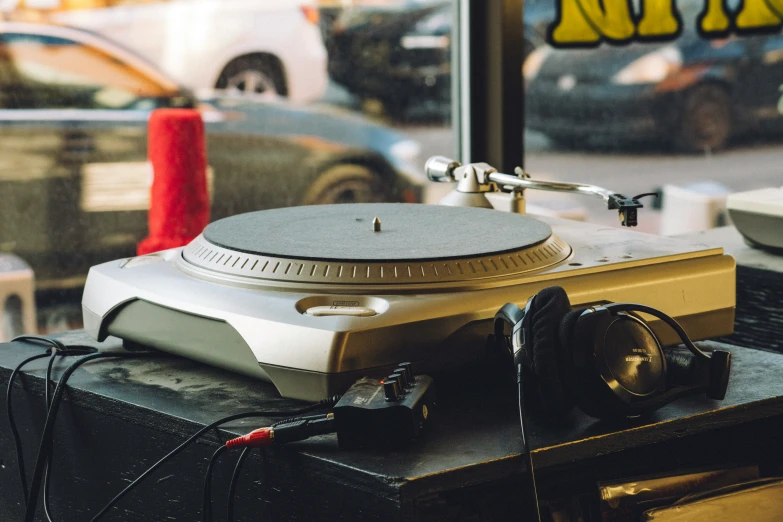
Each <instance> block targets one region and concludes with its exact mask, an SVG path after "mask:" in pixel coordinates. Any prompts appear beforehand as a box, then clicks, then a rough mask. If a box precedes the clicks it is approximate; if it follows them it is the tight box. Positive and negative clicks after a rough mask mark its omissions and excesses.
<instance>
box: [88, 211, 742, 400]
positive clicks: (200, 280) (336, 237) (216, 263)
mask: <svg viewBox="0 0 783 522" xmlns="http://www.w3.org/2000/svg"><path fill="white" fill-rule="evenodd" d="M734 266H735V264H734V260H733V258H731V257H729V256H726V255H723V250H722V249H720V248H711V247H707V246H703V245H694V244H691V243H688V242H685V241H681V240H676V239H673V238H666V237H658V236H652V235H647V234H642V233H638V232H632V231H628V230H624V229H617V228H608V227H599V226H596V225H591V224H586V223H579V222H572V221H567V220H562V219H557V218H533V217H531V216H525V215H519V214H512V213H506V212H499V211H497V210H491V209H484V208H464V207H449V206H435V205H411V204H352V205H327V206H313V207H294V208H284V209H276V210H267V211H261V212H254V213H250V214H244V215H238V216H234V217H230V218H226V219H222V220H220V221H216V222H214V223H212V224H210V225H209V226H208V227H207V228H206V229H205V230H204V232H203V233H202V234H201V235H200V236H199V237H197V238H196V239H194V240H193V241H192V242H191V243H190V244H189V245H187V246H186V247H184V248H177V249H172V250H167V251H163V252H158V253H155V254H150V255H146V256H141V257H135V258H131V259H124V260H119V261H112V262H109V263H105V264H102V265H99V266H96V267H93V268H92V269H91V270H90V273H89V277H88V279H87V284H86V288H85V292H84V298H83V303H82V305H83V313H84V323H85V328H86V329H87V331H88V332H89V333H90V334H91V335H92V336H93V337H95V338H97V339H99V340H102V339H104V338H105V337H106V336H108V335H115V336H117V337H120V338H122V339H124V340H125V341H126V342H129V343H136V344H139V345H145V346H154V347H156V348H159V349H161V350H165V351H168V352H172V353H176V354H180V355H183V356H185V357H189V358H192V359H196V360H200V361H203V362H205V363H208V364H211V365H214V366H218V367H222V368H226V369H229V370H233V371H237V372H241V373H244V374H247V375H251V376H255V377H258V378H260V379H263V380H265V381H270V382H272V383H273V384H274V385H275V386H276V387H277V389H278V391H279V392H280V393H281V394H282V395H283V396H286V397H293V398H298V399H307V400H317V399H322V398H325V397H327V396H329V395H332V394H334V393H337V392H340V391H342V390H343V389H345V388H346V387H347V386H349V385H350V384H351V383H352V382H353V381H354V380H355V379H356V378H359V377H361V376H363V375H366V374H367V373H368V372H371V371H376V370H377V371H378V372H383V371H385V370H387V369H390V368H392V367H394V366H395V365H396V364H397V363H398V362H399V361H403V360H408V361H413V363H414V365H416V366H417V367H418V368H420V369H422V370H427V371H429V370H430V369H433V368H437V369H443V368H446V367H450V366H454V365H465V364H471V363H472V362H475V361H477V360H478V359H479V358H481V357H482V356H483V353H484V349H485V346H486V339H487V335H488V334H490V333H491V329H492V327H491V324H490V323H491V318H492V316H493V315H494V313H495V312H496V311H497V310H498V308H500V306H502V305H503V304H504V303H506V302H509V301H511V302H516V303H519V304H524V303H525V301H526V300H527V298H528V297H529V296H531V295H533V294H535V293H536V292H538V291H539V290H541V289H542V288H544V287H546V286H551V285H553V284H558V285H561V286H563V287H564V288H565V289H566V290H567V291H568V294H569V297H570V298H571V302H572V303H573V304H574V306H584V305H588V304H591V303H603V302H607V301H637V302H642V303H644V304H647V305H650V306H653V307H656V308H659V309H661V310H663V311H665V312H666V313H668V314H670V315H672V316H673V317H675V318H677V319H678V320H679V321H681V323H682V324H683V325H684V326H685V328H686V329H687V330H688V332H689V333H690V334H691V336H692V337H693V338H695V339H704V338H708V337H716V336H721V335H726V334H729V333H731V330H732V326H733V322H734V301H735V289H734ZM652 325H653V328H654V329H655V330H656V333H657V334H658V335H659V336H661V337H662V338H663V339H664V340H665V342H674V340H675V338H674V336H673V335H671V332H669V331H668V330H667V328H666V327H665V326H663V325H660V324H657V323H655V322H654V321H653V322H652Z"/></svg>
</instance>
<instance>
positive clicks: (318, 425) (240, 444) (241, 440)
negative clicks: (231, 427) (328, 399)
mask: <svg viewBox="0 0 783 522" xmlns="http://www.w3.org/2000/svg"><path fill="white" fill-rule="evenodd" d="M334 430H335V423H334V414H333V413H327V414H325V415H324V414H322V415H312V416H310V417H300V418H298V419H288V420H285V421H282V422H280V424H275V425H274V426H271V427H268V428H259V429H257V430H254V431H251V432H250V433H248V434H247V435H242V436H241V437H237V438H235V439H231V440H230V441H228V442H226V447H227V448H228V449H235V448H260V447H263V446H270V445H272V444H274V443H277V444H283V443H286V442H294V441H298V440H305V439H309V438H310V437H313V436H315V435H325V434H327V433H334Z"/></svg>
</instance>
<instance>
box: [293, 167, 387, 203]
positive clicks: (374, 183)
mask: <svg viewBox="0 0 783 522" xmlns="http://www.w3.org/2000/svg"><path fill="white" fill-rule="evenodd" d="M386 199H387V198H386V195H385V191H384V187H383V182H382V181H381V178H380V177H379V176H378V175H376V174H374V173H372V172H371V171H370V170H369V169H367V168H366V167H362V166H361V165H351V164H344V165H336V166H334V167H330V168H329V169H327V170H326V171H324V172H323V173H322V174H321V175H320V176H319V177H318V179H316V180H315V183H313V184H312V186H311V187H310V190H308V192H307V195H306V196H305V198H304V201H303V202H302V203H303V204H305V205H331V204H338V203H379V202H382V201H385V200H386Z"/></svg>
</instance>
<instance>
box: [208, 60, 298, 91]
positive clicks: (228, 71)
mask: <svg viewBox="0 0 783 522" xmlns="http://www.w3.org/2000/svg"><path fill="white" fill-rule="evenodd" d="M215 88H216V89H224V90H229V91H239V92H241V93H243V94H245V93H251V92H252V93H255V94H272V95H277V96H287V95H288V87H287V86H286V82H285V74H284V73H283V67H282V65H281V64H280V62H279V60H277V58H275V57H274V56H269V55H249V56H241V57H239V58H236V59H234V60H232V61H231V62H229V64H228V65H226V67H225V68H224V69H223V72H221V73H220V77H219V78H218V81H217V84H216V85H215Z"/></svg>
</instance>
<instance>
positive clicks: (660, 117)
mask: <svg viewBox="0 0 783 522" xmlns="http://www.w3.org/2000/svg"><path fill="white" fill-rule="evenodd" d="M580 1H581V2H582V3H584V4H585V5H587V4H590V5H592V4H595V5H599V3H598V2H591V1H590V0H566V1H565V2H564V4H566V5H570V6H571V7H574V6H577V4H578V3H579V2H580ZM556 2H560V0H556ZM556 2H555V1H553V2H546V3H545V4H546V6H545V7H541V8H538V7H537V8H536V9H534V10H531V9H529V8H528V5H530V3H526V4H525V7H526V9H525V31H526V37H537V38H538V40H537V41H535V42H532V44H533V46H534V48H535V51H533V52H532V53H531V54H530V55H529V56H528V59H527V61H526V63H525V67H524V73H525V77H526V78H525V85H526V91H525V123H526V138H525V167H526V169H527V170H529V171H530V172H532V173H534V174H535V175H537V176H539V177H543V178H547V179H553V180H558V181H574V182H583V183H593V184H598V185H602V186H605V187H606V188H609V189H611V190H614V191H617V192H621V193H623V194H625V195H628V196H632V195H635V194H640V193H644V192H651V191H657V192H659V193H660V194H662V196H663V197H662V198H661V199H660V200H658V202H657V204H656V202H655V201H654V200H651V199H646V200H644V203H645V207H646V208H645V209H644V210H642V211H640V217H639V221H640V227H639V228H640V229H641V230H645V231H648V232H653V233H663V234H678V233H687V232H692V231H695V230H697V229H700V228H703V227H706V226H717V225H720V224H724V223H726V222H727V221H726V218H727V216H726V212H725V200H726V195H727V194H728V193H730V192H736V191H746V190H751V189H756V188H762V187H780V186H781V185H783V176H781V174H780V170H779V169H778V168H777V166H776V165H777V164H779V162H780V159H781V157H782V156H781V152H780V150H781V149H780V139H781V136H782V135H783V134H782V133H783V117H781V108H782V107H783V104H782V103H781V95H782V94H783V91H781V86H782V85H783V54H781V51H780V49H781V44H780V39H781V36H780V34H779V32H780V31H779V28H778V29H775V28H774V27H768V28H767V29H766V31H765V34H759V32H758V31H756V33H757V34H736V32H733V31H728V32H724V34H722V35H720V36H713V37H710V38H707V37H705V36H704V35H703V31H699V30H697V27H700V26H699V23H700V21H699V20H700V15H701V13H702V12H703V11H704V10H705V9H706V7H707V6H708V5H709V6H712V9H717V8H719V7H720V5H721V3H720V2H705V1H702V0H676V2H675V3H674V5H675V6H676V9H677V11H678V12H679V13H680V15H681V21H682V31H681V34H680V35H679V36H677V37H676V38H668V39H665V41H647V42H640V41H634V42H632V43H623V44H617V43H615V44H611V43H607V42H606V41H604V42H602V43H600V44H595V45H593V48H589V49H573V48H569V49H564V48H557V49H555V48H553V47H551V46H549V45H547V43H546V41H545V40H546V35H547V30H548V29H549V28H550V27H555V26H556V25H555V23H556V21H555V17H556V12H557V11H556V5H555V4H556ZM741 4H742V3H741V2H737V1H730V2H727V3H724V4H723V5H725V6H726V8H725V13H724V14H725V18H724V19H725V20H727V21H728V20H732V19H736V20H740V19H739V18H737V17H738V16H740V15H739V13H740V12H741V10H742V5H741ZM534 5H536V6H538V5H539V3H538V2H534ZM601 5H604V6H607V9H609V7H608V6H610V5H613V6H614V7H615V8H616V7H617V6H618V5H619V6H620V7H622V5H624V2H619V3H613V2H604V3H603V4H601ZM646 5H650V6H653V5H656V6H658V7H659V8H660V6H666V5H668V2H658V3H653V2H646ZM743 5H746V6H750V7H749V8H748V9H755V11H754V12H755V13H757V14H758V13H761V12H762V11H764V10H765V9H767V8H766V7H764V6H765V5H768V4H764V3H762V2H759V3H753V2H745V3H744V4H743ZM633 7H634V10H633V14H634V17H633V18H632V19H631V20H630V21H629V23H630V24H631V25H630V27H631V30H632V31H637V32H638V31H640V30H641V29H640V28H639V27H640V26H639V24H640V18H641V15H642V10H641V6H640V2H638V1H637V2H633ZM714 12H715V13H718V11H714ZM764 12H765V13H766V14H763V13H762V14H763V16H762V15H759V16H760V18H757V19H756V20H772V21H774V15H773V14H772V13H770V12H769V11H768V9H767V11H764ZM574 13H577V14H579V12H578V11H572V14H574ZM770 16H772V18H770ZM715 19H716V18H714V17H713V18H711V20H715ZM779 21H780V20H779V19H778V22H779ZM727 23H728V22H727ZM737 23H740V22H739V21H737ZM615 29H616V27H615ZM608 31H609V32H610V33H611V30H609V29H608ZM588 33H589V31H588ZM541 34H543V35H544V38H543V39H542V38H540V37H538V35H541ZM529 201H530V202H531V203H534V204H535V203H536V201H538V203H539V204H540V205H541V206H542V207H545V208H548V209H549V210H552V209H557V210H558V211H561V212H562V213H563V214H564V215H566V214H567V215H572V216H578V217H580V218H581V219H588V220H591V221H596V222H601V223H605V224H607V225H615V226H619V223H618V222H617V219H616V216H615V215H614V213H613V212H609V211H607V210H605V205H603V203H602V202H601V201H600V200H599V199H595V200H592V199H590V198H584V197H579V196H571V195H557V194H551V193H536V192H532V191H530V196H529ZM654 207H659V208H654Z"/></svg>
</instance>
